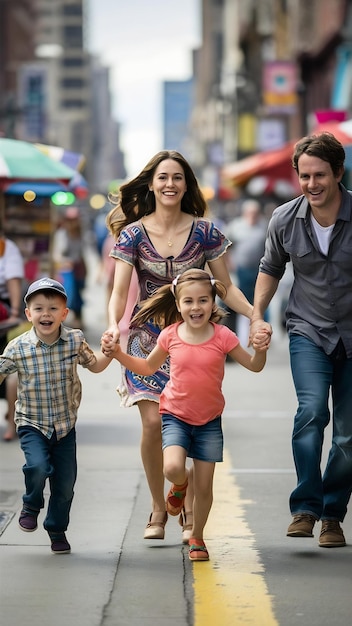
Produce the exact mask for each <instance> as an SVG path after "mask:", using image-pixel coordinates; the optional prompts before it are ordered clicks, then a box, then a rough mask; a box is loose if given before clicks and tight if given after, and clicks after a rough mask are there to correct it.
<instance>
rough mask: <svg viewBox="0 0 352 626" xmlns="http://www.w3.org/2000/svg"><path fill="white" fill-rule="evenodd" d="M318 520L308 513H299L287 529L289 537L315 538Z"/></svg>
mask: <svg viewBox="0 0 352 626" xmlns="http://www.w3.org/2000/svg"><path fill="white" fill-rule="evenodd" d="M316 521H317V520H316V518H315V517H314V516H313V515H309V514H308V513H298V515H294V516H293V521H292V522H291V524H290V525H289V527H288V529H287V537H314V535H313V532H312V531H313V527H314V524H315V522H316Z"/></svg>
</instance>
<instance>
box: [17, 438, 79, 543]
mask: <svg viewBox="0 0 352 626" xmlns="http://www.w3.org/2000/svg"><path fill="white" fill-rule="evenodd" d="M18 436H19V440H20V444H21V448H22V450H23V452H24V455H25V459H26V463H25V465H24V466H23V468H22V469H23V473H24V479H25V485H26V493H25V494H24V496H23V504H24V507H25V508H28V509H32V510H33V511H38V512H39V511H40V509H42V508H43V507H44V493H43V492H44V487H45V483H46V480H47V478H49V485H50V497H49V502H48V510H47V514H46V517H45V520H44V528H45V530H47V531H48V532H49V531H50V532H64V531H65V530H67V526H68V523H69V516H70V509H71V504H72V500H73V487H74V484H75V482H76V477H77V457H76V431H75V428H72V430H71V431H70V432H69V433H68V435H66V437H63V438H62V439H60V440H59V441H58V440H57V438H56V433H55V432H54V433H53V435H52V436H51V438H50V439H48V438H47V437H45V436H44V435H43V434H42V433H41V432H40V431H39V430H38V429H36V428H33V427H32V426H20V428H19V429H18Z"/></svg>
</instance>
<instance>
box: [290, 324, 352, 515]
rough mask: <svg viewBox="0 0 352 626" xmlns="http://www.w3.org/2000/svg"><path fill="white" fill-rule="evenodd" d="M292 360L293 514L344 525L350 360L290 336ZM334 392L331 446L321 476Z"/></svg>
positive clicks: (351, 481) (351, 473) (349, 471)
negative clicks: (294, 398) (295, 402)
mask: <svg viewBox="0 0 352 626" xmlns="http://www.w3.org/2000/svg"><path fill="white" fill-rule="evenodd" d="M290 358H291V370H292V376H293V381H294V384H295V388H296V394H297V399H298V409H297V413H296V416H295V421H294V428H293V434H292V449H293V457H294V461H295V465H296V473H297V487H296V489H294V491H293V492H292V494H291V497H290V509H291V513H292V515H295V514H297V513H310V514H311V515H314V516H315V517H316V518H317V519H331V520H339V521H340V522H342V521H343V519H344V517H345V515H346V512H347V504H348V502H349V499H350V496H351V490H352V359H347V358H344V359H342V360H337V359H334V358H333V357H332V356H328V355H327V354H325V352H324V351H323V350H322V349H321V348H319V347H318V346H317V345H316V344H315V343H313V341H311V340H309V339H307V338H306V337H302V336H300V335H291V336H290ZM330 391H331V399H332V446H331V449H330V452H329V457H328V462H327V465H326V468H325V472H324V474H323V476H322V473H321V455H322V446H323V440H324V430H325V427H326V426H327V424H328V423H329V421H330V411H329V395H330Z"/></svg>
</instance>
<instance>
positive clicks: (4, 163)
mask: <svg viewBox="0 0 352 626" xmlns="http://www.w3.org/2000/svg"><path fill="white" fill-rule="evenodd" d="M74 174H75V171H74V170H73V169H72V168H70V167H68V166H67V165H65V164H64V163H60V162H58V161H54V160H53V159H51V158H49V157H48V156H46V155H45V154H43V152H41V151H40V150H38V148H36V147H35V146H34V145H33V144H31V143H28V142H26V141H19V140H18V139H6V138H0V188H1V189H3V188H4V186H5V185H6V184H8V183H9V181H57V182H58V183H62V184H64V185H66V184H68V183H69V181H70V180H71V179H72V178H73V176H74Z"/></svg>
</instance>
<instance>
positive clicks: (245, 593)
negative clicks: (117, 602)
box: [193, 450, 279, 626]
mask: <svg viewBox="0 0 352 626" xmlns="http://www.w3.org/2000/svg"><path fill="white" fill-rule="evenodd" d="M230 468H231V463H230V459H229V455H228V454H227V452H226V450H225V451H224V462H223V463H219V464H218V465H217V466H216V470H215V478H214V503H213V507H212V510H211V513H210V516H209V520H208V523H207V526H206V533H205V536H206V544H207V548H208V550H209V555H210V561H208V562H205V563H199V562H196V563H194V564H193V577H194V583H193V587H194V626H208V625H209V626H214V624H217V625H218V626H239V625H240V624H243V625H244V624H245V625H246V626H279V624H278V622H277V621H276V619H275V616H274V612H273V609H272V602H271V596H270V595H269V593H268V590H267V587H266V584H265V580H264V567H263V565H262V563H261V562H260V558H259V555H258V551H257V550H256V548H255V540H254V537H253V535H252V533H251V531H250V529H249V527H248V525H247V523H246V520H245V513H244V506H243V505H244V502H243V501H241V497H240V490H239V488H238V486H237V485H236V483H235V480H234V478H233V476H231V475H230V473H229V470H230Z"/></svg>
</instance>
